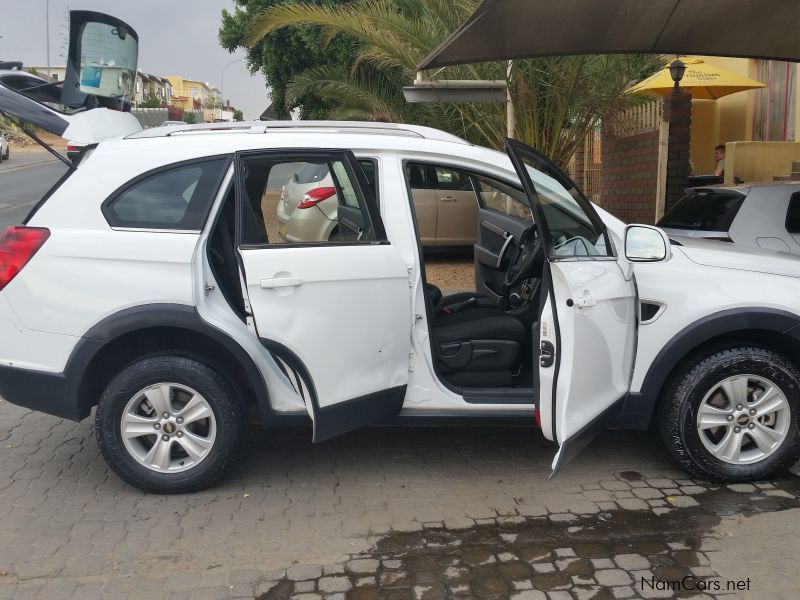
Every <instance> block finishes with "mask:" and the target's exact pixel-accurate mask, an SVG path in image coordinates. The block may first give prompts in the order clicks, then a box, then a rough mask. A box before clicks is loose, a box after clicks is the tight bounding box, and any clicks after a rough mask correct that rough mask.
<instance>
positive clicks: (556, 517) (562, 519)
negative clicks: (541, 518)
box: [548, 513, 578, 523]
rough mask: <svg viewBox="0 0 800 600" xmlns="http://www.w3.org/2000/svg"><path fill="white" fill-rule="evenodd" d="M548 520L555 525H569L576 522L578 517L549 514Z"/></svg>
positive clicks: (568, 514) (564, 514)
mask: <svg viewBox="0 0 800 600" xmlns="http://www.w3.org/2000/svg"><path fill="white" fill-rule="evenodd" d="M548 518H549V519H550V520H551V521H553V522H555V523H569V522H571V521H577V520H578V517H577V516H576V515H573V514H570V513H554V514H551V515H550V516H549V517H548Z"/></svg>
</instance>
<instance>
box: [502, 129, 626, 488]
mask: <svg viewBox="0 0 800 600" xmlns="http://www.w3.org/2000/svg"><path fill="white" fill-rule="evenodd" d="M506 149H507V151H508V154H509V156H510V157H511V160H512V162H513V163H514V168H515V169H516V170H517V173H518V174H519V177H520V180H521V181H522V184H523V186H524V187H525V191H526V193H527V194H528V196H529V197H530V201H531V206H532V207H533V209H534V216H535V219H536V223H537V225H538V228H539V235H541V236H542V237H543V241H544V246H545V251H546V253H547V262H546V265H545V275H544V278H543V286H542V287H543V294H547V295H546V296H545V297H543V301H542V314H541V318H540V329H539V335H540V340H539V343H540V352H541V354H540V356H539V386H540V387H539V398H540V415H541V423H542V430H543V432H544V435H545V436H546V437H547V438H549V439H551V440H553V441H556V442H558V444H559V446H560V448H559V451H558V454H557V455H556V457H555V459H554V461H553V472H554V473H555V472H556V471H557V470H558V468H559V467H560V465H562V464H564V463H565V462H567V461H568V460H570V459H571V458H572V457H574V456H575V455H576V454H577V453H578V452H579V451H580V450H581V449H582V448H583V447H584V446H585V445H586V444H588V443H589V442H590V441H591V440H592V439H593V438H594V436H595V435H596V434H597V433H598V432H599V431H601V430H602V429H603V427H604V425H605V421H606V418H607V417H609V416H611V415H613V414H614V413H616V411H618V410H619V408H620V407H621V403H622V402H623V401H624V399H625V396H626V395H627V393H628V390H629V387H630V379H631V375H632V371H633V360H634V354H635V345H636V327H637V312H636V301H637V298H636V285H635V282H634V280H633V277H632V275H631V276H630V278H628V279H626V274H625V271H624V270H623V269H622V268H621V266H620V265H619V263H618V259H617V255H616V250H615V248H614V247H613V244H612V242H611V239H610V237H609V236H608V233H607V231H606V228H605V226H604V225H603V223H602V221H601V220H600V218H599V216H598V215H597V213H596V212H595V210H594V208H593V207H592V205H591V204H590V203H589V202H588V201H587V200H586V199H585V198H584V197H583V196H582V195H581V194H580V192H579V191H578V190H577V188H576V187H575V185H574V183H572V181H571V180H570V179H569V177H567V176H566V175H565V174H564V173H563V172H562V171H560V170H559V169H558V168H557V167H556V166H555V165H554V164H553V163H552V162H550V161H549V160H548V159H547V158H546V157H545V156H544V155H542V154H541V153H539V152H537V151H536V150H534V149H533V148H530V147H528V146H526V145H524V144H521V143H520V142H517V141H515V140H506Z"/></svg>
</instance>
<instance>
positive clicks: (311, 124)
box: [126, 121, 469, 145]
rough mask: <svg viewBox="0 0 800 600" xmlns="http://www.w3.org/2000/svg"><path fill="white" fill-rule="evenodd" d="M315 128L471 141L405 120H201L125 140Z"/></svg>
mask: <svg viewBox="0 0 800 600" xmlns="http://www.w3.org/2000/svg"><path fill="white" fill-rule="evenodd" d="M311 130H316V131H317V132H319V133H347V134H353V133H360V134H370V135H395V136H404V137H416V138H419V139H426V140H438V141H446V142H454V143H458V144H467V145H469V142H468V141H467V140H465V139H463V138H460V137H458V136H456V135H453V134H451V133H447V132H446V131H441V130H439V129H433V128H432V127H424V126H421V125H408V124H405V123H381V122H375V121H238V122H235V123H231V122H223V123H200V124H194V125H189V124H186V125H179V126H171V127H152V128H150V129H143V130H142V131H138V132H136V133H133V134H130V135H128V136H126V139H140V138H156V137H172V136H177V135H189V134H220V133H244V134H258V133H269V132H276V131H280V132H281V133H291V132H306V133H308V132H309V131H311Z"/></svg>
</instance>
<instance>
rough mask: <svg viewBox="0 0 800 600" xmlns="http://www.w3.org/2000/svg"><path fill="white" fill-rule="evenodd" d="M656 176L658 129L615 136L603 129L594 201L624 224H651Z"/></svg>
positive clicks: (654, 203)
mask: <svg viewBox="0 0 800 600" xmlns="http://www.w3.org/2000/svg"><path fill="white" fill-rule="evenodd" d="M657 178H658V130H654V131H646V132H644V133H637V134H635V135H631V136H625V137H616V136H614V134H613V133H612V132H611V131H609V130H604V131H603V162H602V165H601V167H600V182H601V183H600V186H601V192H600V200H599V202H598V204H599V205H600V206H602V207H603V208H604V209H606V210H607V211H609V212H610V213H611V214H613V215H614V216H616V217H617V218H619V219H622V220H623V221H625V222H626V223H653V221H654V219H655V205H656V185H657Z"/></svg>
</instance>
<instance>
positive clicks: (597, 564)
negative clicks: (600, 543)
mask: <svg viewBox="0 0 800 600" xmlns="http://www.w3.org/2000/svg"><path fill="white" fill-rule="evenodd" d="M590 560H591V563H592V566H593V567H594V568H595V569H613V568H614V563H613V562H612V561H611V559H610V558H592V559H590Z"/></svg>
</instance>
